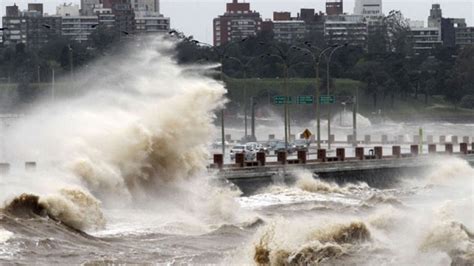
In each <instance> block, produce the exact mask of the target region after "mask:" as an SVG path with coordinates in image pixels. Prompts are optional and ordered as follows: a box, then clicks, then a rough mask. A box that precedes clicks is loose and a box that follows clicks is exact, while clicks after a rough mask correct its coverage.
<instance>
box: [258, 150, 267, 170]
mask: <svg viewBox="0 0 474 266" xmlns="http://www.w3.org/2000/svg"><path fill="white" fill-rule="evenodd" d="M257 162H258V165H260V166H265V163H266V154H265V152H263V151H260V152H257Z"/></svg>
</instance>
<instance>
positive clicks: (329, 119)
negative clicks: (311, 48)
mask: <svg viewBox="0 0 474 266" xmlns="http://www.w3.org/2000/svg"><path fill="white" fill-rule="evenodd" d="M346 46H347V44H344V45H338V46H337V47H336V48H334V49H333V50H332V51H331V53H330V54H329V57H328V60H327V61H326V83H327V84H326V85H327V92H326V93H327V96H328V97H330V94H329V89H330V87H331V85H330V84H331V82H330V74H329V70H330V69H329V64H330V63H331V59H332V56H333V55H334V53H335V52H336V51H337V50H339V49H341V48H343V47H346ZM330 149H331V103H330V104H329V105H328V150H330Z"/></svg>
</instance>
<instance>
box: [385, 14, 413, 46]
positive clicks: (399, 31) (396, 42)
mask: <svg viewBox="0 0 474 266" xmlns="http://www.w3.org/2000/svg"><path fill="white" fill-rule="evenodd" d="M382 23H383V25H384V27H386V29H387V34H388V48H389V51H391V52H394V53H399V54H403V55H407V54H410V53H411V47H412V46H411V40H410V39H411V36H410V35H411V31H410V25H409V23H408V21H407V20H406V19H405V18H404V17H403V14H402V13H401V12H400V11H396V10H392V11H390V13H389V14H388V15H387V16H386V17H385V18H384V19H383V22H382Z"/></svg>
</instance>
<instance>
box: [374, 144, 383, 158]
mask: <svg viewBox="0 0 474 266" xmlns="http://www.w3.org/2000/svg"><path fill="white" fill-rule="evenodd" d="M374 153H375V158H376V159H382V158H383V147H382V146H376V147H374Z"/></svg>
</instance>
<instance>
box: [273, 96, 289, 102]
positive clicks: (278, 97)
mask: <svg viewBox="0 0 474 266" xmlns="http://www.w3.org/2000/svg"><path fill="white" fill-rule="evenodd" d="M285 100H286V103H287V104H292V103H293V98H292V97H291V96H288V98H287V97H285V96H274V97H273V103H275V104H285Z"/></svg>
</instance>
